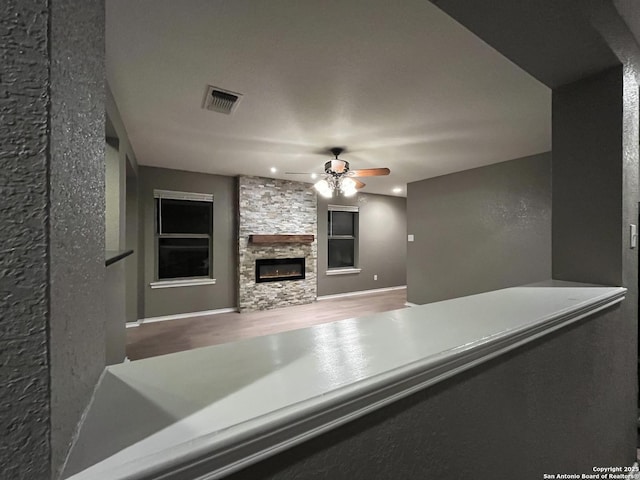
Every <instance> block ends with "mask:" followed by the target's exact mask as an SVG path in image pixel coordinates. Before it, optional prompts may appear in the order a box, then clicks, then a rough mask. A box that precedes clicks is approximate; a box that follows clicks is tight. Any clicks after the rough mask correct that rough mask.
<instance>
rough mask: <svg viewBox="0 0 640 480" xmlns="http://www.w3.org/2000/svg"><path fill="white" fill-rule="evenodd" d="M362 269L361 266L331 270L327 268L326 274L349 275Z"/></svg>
mask: <svg viewBox="0 0 640 480" xmlns="http://www.w3.org/2000/svg"><path fill="white" fill-rule="evenodd" d="M361 271H362V269H361V268H336V269H332V270H327V273H326V274H327V275H349V274H351V273H360V272H361Z"/></svg>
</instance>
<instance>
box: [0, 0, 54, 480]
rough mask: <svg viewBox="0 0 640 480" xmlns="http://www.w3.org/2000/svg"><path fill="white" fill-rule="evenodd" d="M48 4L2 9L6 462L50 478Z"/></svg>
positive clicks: (0, 318) (0, 205)
mask: <svg viewBox="0 0 640 480" xmlns="http://www.w3.org/2000/svg"><path fill="white" fill-rule="evenodd" d="M47 5H48V2H47V1H44V0H12V1H11V0H10V1H6V2H3V4H2V9H0V98H1V99H2V101H0V119H1V121H0V166H1V168H0V185H2V187H1V189H2V202H0V225H1V226H2V228H0V251H2V252H3V253H2V255H0V271H2V279H1V280H0V298H1V299H2V300H1V301H0V423H1V424H2V430H1V432H2V433H1V434H0V465H2V474H1V475H2V476H3V477H5V478H16V479H18V478H33V479H46V478H49V476H50V474H49V471H50V467H49V463H50V456H51V444H50V439H49V436H50V428H51V425H50V423H49V416H50V390H49V367H50V365H49V359H48V348H47V346H48V339H47V328H48V327H47V324H48V320H49V305H48V301H49V299H48V297H49V295H48V289H47V284H48V277H49V261H48V247H47V244H48V221H49V212H48V203H49V197H48V192H47V181H48V179H47V168H48V167H47V166H48V163H49V154H48V150H47V144H48V141H49V134H48V131H47V130H48V125H49V119H48V113H47V104H48V102H49V92H48V83H49V71H48V62H49V57H48V51H47V49H48V45H49V39H48V34H47V22H48V20H49V12H48V9H47ZM25 60H26V61H25ZM25 219H28V221H27V222H25V221H24V220H25Z"/></svg>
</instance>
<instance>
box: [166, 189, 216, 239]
mask: <svg viewBox="0 0 640 480" xmlns="http://www.w3.org/2000/svg"><path fill="white" fill-rule="evenodd" d="M160 201H161V202H162V209H161V213H160V216H161V218H160V221H161V222H162V223H161V232H160V233H205V234H207V235H209V234H211V225H212V218H211V217H212V210H213V204H212V203H211V202H194V201H191V200H171V199H167V198H163V199H161V200H160Z"/></svg>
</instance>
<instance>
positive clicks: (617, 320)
mask: <svg viewBox="0 0 640 480" xmlns="http://www.w3.org/2000/svg"><path fill="white" fill-rule="evenodd" d="M633 328H634V327H633V325H632V324H630V323H629V322H626V321H625V320H624V319H623V318H622V315H620V309H619V308H617V307H614V308H613V309H609V310H607V311H606V312H600V313H598V314H596V315H595V316H593V317H590V318H588V319H586V320H585V321H582V322H580V323H577V324H574V325H572V326H571V327H569V328H567V329H563V330H560V331H558V332H555V333H553V334H551V335H549V336H547V337H544V338H542V339H540V340H537V341H535V342H533V343H531V344H528V345H526V346H524V347H522V348H519V349H517V350H515V351H512V352H510V353H508V354H506V355H502V356H500V357H499V358H497V359H494V360H492V361H490V362H488V363H485V364H483V365H480V366H479V367H476V368H473V369H471V370H469V371H467V372H464V373H462V374H459V375H456V376H455V377H453V378H451V379H448V380H445V381H444V382H442V383H439V384H437V385H435V386H433V387H430V388H427V389H425V390H422V391H420V392H418V393H416V394H414V395H412V396H410V397H407V398H405V399H402V400H400V401H398V402H396V403H394V404H392V405H389V406H387V407H384V408H382V409H381V410H378V411H376V412H374V413H371V414H369V415H366V416H364V417H362V418H360V419H358V420H355V421H353V422H351V423H348V424H347V425H344V426H342V427H339V428H337V429H336V430H333V431H331V432H328V433H326V434H323V435H321V436H319V437H317V438H315V439H312V440H310V441H308V442H306V443H303V444H301V445H299V446H297V447H294V448H292V449H290V450H287V451H285V452H283V453H280V454H278V455H276V456H274V457H271V458H270V459H267V460H265V461H262V462H259V463H258V464H256V465H254V466H251V467H249V468H247V469H244V470H241V471H240V472H238V473H236V474H235V475H231V476H229V477H228V478H229V480H256V479H272V480H294V479H305V480H315V479H318V480H320V479H328V478H330V479H334V480H343V479H344V480H349V479H358V480H360V479H385V480H386V479H403V480H422V479H443V480H445V479H446V480H449V479H481V480H488V479H500V480H502V479H505V480H506V479H518V480H540V479H542V478H543V474H544V473H553V474H555V473H573V474H582V473H592V469H593V467H594V466H631V465H632V464H633V462H634V461H635V458H636V452H635V444H634V441H633V439H634V435H635V433H634V430H635V426H634V425H633V424H632V423H630V422H629V421H628V415H629V409H633V405H632V404H631V405H630V408H626V407H625V408H620V407H621V405H622V403H621V401H620V400H621V398H620V397H619V396H618V395H617V392H618V383H619V379H620V377H621V376H623V375H625V374H626V372H627V371H628V368H630V365H629V361H633V360H634V359H633V358H630V357H628V356H626V355H619V353H618V348H619V347H621V346H622V344H623V343H624V341H625V340H624V338H625V337H624V335H626V334H630V333H631V331H632V330H633ZM559 366H561V368H559Z"/></svg>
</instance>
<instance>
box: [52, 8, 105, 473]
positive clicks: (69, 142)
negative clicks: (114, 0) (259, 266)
mask: <svg viewBox="0 0 640 480" xmlns="http://www.w3.org/2000/svg"><path fill="white" fill-rule="evenodd" d="M50 9H51V21H50V29H51V30H50V38H51V45H50V51H51V105H50V115H51V138H50V144H49V147H50V156H51V158H50V168H49V175H50V177H49V180H50V183H49V186H50V208H51V218H50V221H51V223H50V244H49V254H50V267H51V276H50V284H49V292H50V296H51V297H50V307H51V314H50V321H49V332H50V356H51V357H50V358H51V396H52V397H51V427H52V432H51V442H52V462H53V468H54V470H59V469H60V466H61V464H62V462H63V460H64V458H65V456H66V453H67V450H68V447H69V444H70V441H71V438H72V436H73V434H74V432H75V429H76V426H77V423H78V421H79V420H80V417H81V415H82V413H83V411H84V409H85V407H86V406H87V404H88V402H89V398H90V397H91V393H92V392H93V388H94V385H95V384H96V381H97V379H98V377H99V376H100V374H101V373H102V370H103V369H104V365H105V326H104V322H105V304H104V292H103V289H104V282H105V266H104V225H105V218H104V204H105V202H104V171H105V163H104V136H105V120H104V1H103V0H64V1H63V0H53V1H51V2H50Z"/></svg>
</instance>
